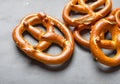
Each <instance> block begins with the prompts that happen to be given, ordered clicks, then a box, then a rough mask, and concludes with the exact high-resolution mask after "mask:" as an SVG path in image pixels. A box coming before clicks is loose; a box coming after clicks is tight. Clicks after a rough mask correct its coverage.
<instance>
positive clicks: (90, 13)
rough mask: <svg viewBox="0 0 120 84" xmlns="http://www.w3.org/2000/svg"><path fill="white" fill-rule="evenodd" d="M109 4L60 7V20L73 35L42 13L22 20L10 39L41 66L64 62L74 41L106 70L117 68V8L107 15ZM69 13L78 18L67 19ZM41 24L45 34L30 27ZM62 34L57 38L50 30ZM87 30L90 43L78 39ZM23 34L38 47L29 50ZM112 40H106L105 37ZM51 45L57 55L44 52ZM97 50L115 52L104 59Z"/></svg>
mask: <svg viewBox="0 0 120 84" xmlns="http://www.w3.org/2000/svg"><path fill="white" fill-rule="evenodd" d="M111 8H112V1H111V0H92V2H90V1H89V0H70V1H69V2H68V3H67V4H66V5H65V7H64V9H63V13H62V17H63V19H64V22H65V23H66V25H67V26H73V27H74V30H73V34H72V32H71V31H70V30H69V28H68V27H67V26H66V25H65V24H64V23H62V22H61V21H59V20H57V19H56V18H54V17H51V16H48V15H46V14H45V13H37V14H31V15H28V16H26V17H24V18H23V20H22V21H21V22H20V24H19V25H18V26H16V28H15V29H14V31H13V34H12V36H13V39H14V41H15V43H16V44H17V46H18V47H19V48H20V49H21V50H22V51H23V52H24V53H26V54H27V55H28V56H30V57H31V58H33V59H35V60H38V61H39V62H42V63H44V64H62V63H64V62H66V61H67V60H68V59H69V58H70V57H71V55H72V53H73V51H74V38H75V40H76V42H77V43H79V44H80V45H82V46H84V47H87V48H90V50H91V53H92V54H93V56H94V58H95V59H97V61H98V62H100V63H102V64H104V65H107V66H117V65H120V53H119V52H120V29H119V27H120V8H117V9H114V10H112V11H111ZM71 12H72V13H73V12H74V13H78V14H79V15H81V16H79V17H74V18H73V17H71ZM37 24H41V25H43V26H44V27H45V28H46V32H45V31H43V30H41V29H40V28H36V27H34V25H37ZM55 26H56V27H57V28H59V30H60V31H61V32H62V33H63V34H64V36H61V35H59V34H56V33H55V32H54V27H55ZM86 29H88V30H90V40H86V39H84V38H83V37H82V35H81V31H83V30H86ZM25 31H27V32H29V34H31V35H32V36H33V37H34V38H35V39H36V40H38V44H37V45H34V46H32V45H31V44H30V43H29V42H28V41H27V40H25V38H24V37H23V33H24V32H25ZM108 32H109V33H110V34H111V37H112V39H111V40H108V39H106V38H105V37H106V33H108ZM52 43H56V44H58V45H60V46H61V47H62V48H63V51H62V52H61V53H60V54H57V55H51V54H47V53H45V52H44V50H46V49H47V48H48V47H50V45H51V44H52ZM101 48H105V49H111V50H116V55H115V56H113V57H109V56H106V55H105V54H104V52H103V51H102V50H101Z"/></svg>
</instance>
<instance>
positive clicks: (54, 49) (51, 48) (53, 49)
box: [43, 43, 62, 56]
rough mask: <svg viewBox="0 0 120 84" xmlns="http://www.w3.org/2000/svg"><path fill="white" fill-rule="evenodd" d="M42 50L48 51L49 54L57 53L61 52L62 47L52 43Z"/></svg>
mask: <svg viewBox="0 0 120 84" xmlns="http://www.w3.org/2000/svg"><path fill="white" fill-rule="evenodd" d="M43 52H45V53H48V54H50V55H53V56H54V55H58V54H60V53H61V52H62V47H60V46H59V45H57V44H56V43H52V44H51V45H50V46H49V47H48V48H47V49H46V50H44V51H43Z"/></svg>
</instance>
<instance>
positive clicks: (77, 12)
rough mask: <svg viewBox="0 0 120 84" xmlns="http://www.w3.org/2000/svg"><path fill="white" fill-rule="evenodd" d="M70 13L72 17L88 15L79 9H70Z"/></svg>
mask: <svg viewBox="0 0 120 84" xmlns="http://www.w3.org/2000/svg"><path fill="white" fill-rule="evenodd" d="M69 15H70V17H71V18H80V17H82V16H85V15H86V13H80V12H79V11H77V10H76V11H72V10H71V11H70V13H69Z"/></svg>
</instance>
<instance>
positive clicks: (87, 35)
mask: <svg viewBox="0 0 120 84" xmlns="http://www.w3.org/2000/svg"><path fill="white" fill-rule="evenodd" d="M90 31H91V30H90V29H84V30H82V31H81V32H80V35H81V36H82V37H83V38H84V39H86V40H89V39H90Z"/></svg>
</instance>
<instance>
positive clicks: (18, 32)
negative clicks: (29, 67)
mask: <svg viewBox="0 0 120 84" xmlns="http://www.w3.org/2000/svg"><path fill="white" fill-rule="evenodd" d="M37 24H40V25H41V24H42V25H43V26H44V27H45V28H46V32H44V31H43V30H41V29H40V28H36V27H34V25H37ZM54 26H56V27H57V28H59V30H61V32H62V33H63V34H64V36H65V37H66V38H64V37H63V36H61V35H59V34H56V33H55V32H54ZM25 31H27V32H28V33H29V34H31V35H32V36H33V37H34V38H35V39H36V40H38V44H37V45H35V46H32V45H31V44H30V43H29V42H28V41H26V40H25V38H24V37H23V35H22V34H23V33H24V32H25ZM12 36H13V39H14V41H15V43H16V44H17V46H18V47H19V48H20V49H21V50H22V51H23V52H24V53H26V54H27V55H28V56H30V57H31V58H33V59H35V60H38V61H39V62H42V63H45V64H61V63H64V62H65V61H67V60H68V59H69V58H70V57H71V55H72V53H73V50H74V40H73V36H72V33H71V32H70V31H69V30H68V29H67V28H66V26H65V25H64V24H63V23H62V22H60V21H59V20H57V19H55V18H53V17H51V16H48V15H46V14H45V13H37V14H31V15H28V16H26V17H25V18H23V20H22V21H21V22H20V24H19V25H18V26H17V27H16V28H15V29H14V31H13V33H12ZM52 43H56V44H58V45H60V46H61V47H62V48H63V51H62V52H61V53H60V54H57V55H55V56H53V55H51V54H47V53H45V52H43V51H44V50H45V49H47V48H48V47H49V46H50V45H51V44H52Z"/></svg>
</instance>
